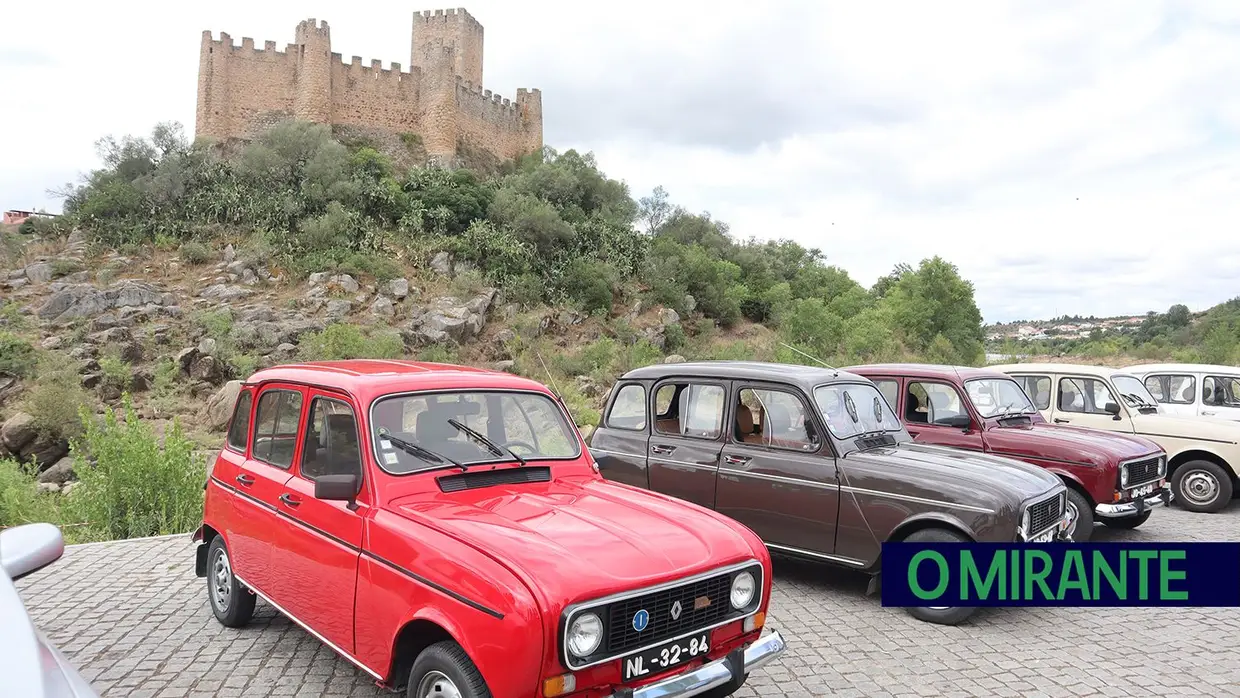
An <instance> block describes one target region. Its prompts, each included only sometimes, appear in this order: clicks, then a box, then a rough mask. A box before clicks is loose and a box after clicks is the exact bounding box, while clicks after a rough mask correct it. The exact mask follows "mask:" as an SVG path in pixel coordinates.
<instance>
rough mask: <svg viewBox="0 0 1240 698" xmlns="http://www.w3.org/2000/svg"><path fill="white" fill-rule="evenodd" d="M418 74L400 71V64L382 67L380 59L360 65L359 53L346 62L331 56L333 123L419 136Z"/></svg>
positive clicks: (337, 56) (335, 55)
mask: <svg viewBox="0 0 1240 698" xmlns="http://www.w3.org/2000/svg"><path fill="white" fill-rule="evenodd" d="M418 82H419V77H418V75H416V74H414V73H406V72H402V71H401V67H400V64H399V63H393V64H392V65H391V67H390V68H387V69H385V68H383V63H382V61H371V62H370V65H362V59H361V57H360V56H353V58H352V60H351V61H350V62H349V63H344V62H343V61H342V60H341V56H340V54H333V55H332V65H331V85H332V95H331V98H332V123H333V124H337V125H347V126H361V127H366V128H371V129H381V130H385V131H390V132H393V133H397V134H400V133H416V134H419V135H421V130H422V128H421V123H420V119H419V114H418V109H419V104H420V97H419V89H418Z"/></svg>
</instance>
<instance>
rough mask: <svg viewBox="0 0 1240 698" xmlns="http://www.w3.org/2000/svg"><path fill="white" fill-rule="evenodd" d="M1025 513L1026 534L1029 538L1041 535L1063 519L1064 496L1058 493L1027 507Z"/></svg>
mask: <svg viewBox="0 0 1240 698" xmlns="http://www.w3.org/2000/svg"><path fill="white" fill-rule="evenodd" d="M1026 512H1027V514H1026V516H1027V518H1028V521H1029V530H1028V531H1026V533H1027V534H1028V535H1031V536H1032V535H1036V534H1038V533H1041V532H1042V531H1045V530H1046V529H1048V528H1050V527H1051V526H1054V525H1055V524H1056V523H1058V522H1059V520H1060V519H1062V518H1063V512H1064V495H1063V493H1060V494H1057V495H1055V496H1054V497H1047V498H1046V499H1043V500H1042V501H1040V502H1034V503H1033V504H1030V505H1029V508H1028V509H1027V510H1026Z"/></svg>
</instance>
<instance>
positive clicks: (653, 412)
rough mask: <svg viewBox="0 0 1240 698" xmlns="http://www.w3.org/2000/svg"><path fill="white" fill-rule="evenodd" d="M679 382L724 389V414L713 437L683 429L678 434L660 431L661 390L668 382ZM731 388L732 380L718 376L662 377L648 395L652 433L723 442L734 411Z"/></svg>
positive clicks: (679, 416)
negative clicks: (729, 418) (730, 402)
mask: <svg viewBox="0 0 1240 698" xmlns="http://www.w3.org/2000/svg"><path fill="white" fill-rule="evenodd" d="M678 383H685V384H688V385H709V386H713V387H717V388H720V389H722V390H723V416H722V418H721V420H720V423H719V433H718V434H716V435H715V436H713V437H711V436H698V435H697V434H686V433H684V432H683V431H681V432H680V433H676V434H669V433H667V432H664V431H659V411H658V399H659V390H660V389H662V388H663V386H665V385H668V384H672V385H675V384H678ZM730 388H731V381H725V380H720V379H717V378H702V377H698V376H669V377H667V378H662V379H660V380H658V381H656V382H655V383H654V384H653V385H652V386H651V388H650V393H649V394H648V395H647V396H646V400H647V405H648V408H647V409H648V410H649V415H650V419H649V420H648V421H649V422H650V435H651V436H658V437H660V438H680V439H693V440H694V441H701V442H703V443H710V442H712V441H714V442H720V443H722V441H723V439H724V438H725V437H726V435H727V433H728V431H729V429H728V417H729V415H731V414H732V412H733V410H732V406H731V405H730V404H729V398H731V397H732V395H733V393H732V391H731V389H730ZM673 400H675V398H673ZM677 418H678V419H682V420H683V418H684V415H679V414H678V415H677ZM733 418H735V416H733ZM681 427H682V429H683V427H684V422H683V421H682V422H681Z"/></svg>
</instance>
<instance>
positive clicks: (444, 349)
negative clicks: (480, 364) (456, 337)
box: [418, 344, 461, 364]
mask: <svg viewBox="0 0 1240 698" xmlns="http://www.w3.org/2000/svg"><path fill="white" fill-rule="evenodd" d="M418 361H426V362H428V363H435V364H459V363H461V359H460V356H459V355H458V354H457V352H456V349H454V348H452V347H449V346H445V345H443V344H432V345H431V346H429V347H426V348H425V349H423V350H422V351H420V352H418Z"/></svg>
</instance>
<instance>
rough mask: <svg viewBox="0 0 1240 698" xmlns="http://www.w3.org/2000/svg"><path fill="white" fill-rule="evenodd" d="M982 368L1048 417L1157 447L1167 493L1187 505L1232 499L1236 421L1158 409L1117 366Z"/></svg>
mask: <svg viewBox="0 0 1240 698" xmlns="http://www.w3.org/2000/svg"><path fill="white" fill-rule="evenodd" d="M988 368H991V369H994V370H998V371H1002V372H1004V373H1006V374H1008V375H1010V376H1012V377H1013V378H1015V379H1016V380H1017V382H1018V383H1020V384H1021V387H1023V388H1024V389H1025V392H1026V393H1027V394H1028V395H1029V398H1030V399H1031V400H1033V404H1034V406H1035V407H1037V408H1038V410H1039V411H1040V412H1041V413H1042V416H1043V417H1045V418H1046V420H1047V421H1050V422H1054V423H1056V424H1071V425H1073V426H1079V427H1087V428H1093V429H1103V430H1106V431H1118V432H1123V433H1126V434H1137V435H1139V436H1143V437H1145V438H1147V439H1149V440H1150V441H1153V442H1154V443H1156V444H1158V445H1159V446H1162V448H1163V450H1164V451H1166V452H1167V458H1168V459H1169V461H1168V465H1167V471H1168V474H1169V476H1170V478H1171V492H1172V495H1173V496H1174V497H1175V499H1176V501H1178V502H1179V503H1180V505H1181V506H1183V507H1184V508H1185V509H1188V510H1190V511H1201V512H1215V511H1218V510H1220V509H1222V508H1223V507H1225V506H1227V504H1228V502H1230V501H1231V494H1232V491H1233V489H1234V487H1235V486H1236V484H1237V483H1236V474H1237V472H1240V422H1230V421H1226V420H1222V419H1216V418H1210V417H1191V418H1190V417H1176V416H1172V415H1168V414H1161V413H1160V406H1159V404H1158V402H1157V401H1156V400H1155V399H1154V396H1153V395H1150V391H1149V390H1147V389H1146V387H1145V384H1144V383H1142V382H1141V380H1140V379H1138V378H1137V377H1136V376H1134V375H1133V374H1132V373H1129V372H1127V371H1124V370H1120V369H1113V368H1105V367H1102V366H1077V365H1074V364H1007V365H1002V366H990V367H988ZM1122 484H1123V483H1121V486H1122Z"/></svg>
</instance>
